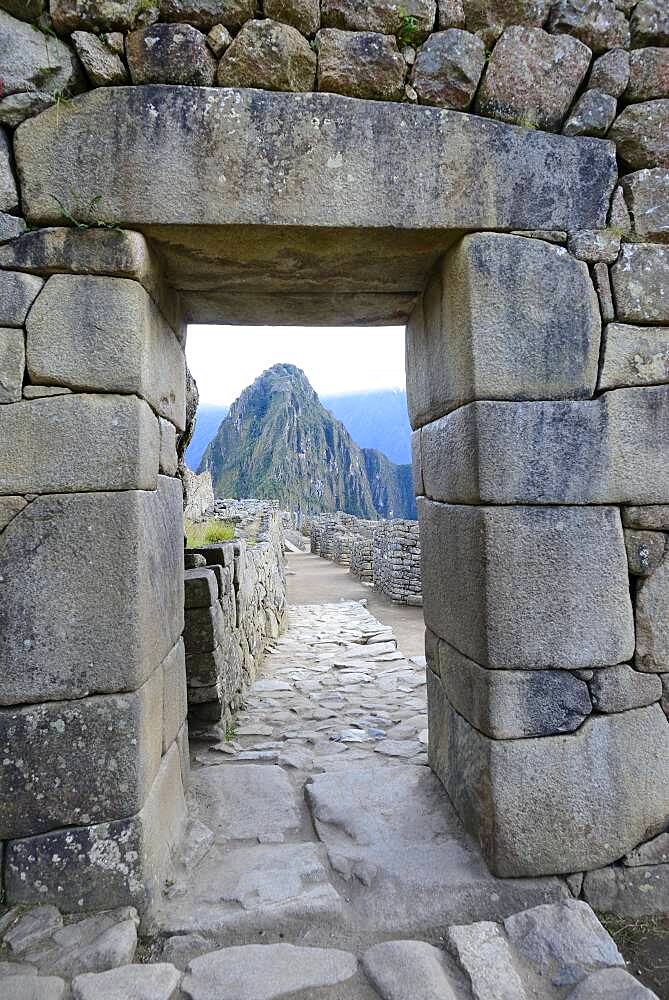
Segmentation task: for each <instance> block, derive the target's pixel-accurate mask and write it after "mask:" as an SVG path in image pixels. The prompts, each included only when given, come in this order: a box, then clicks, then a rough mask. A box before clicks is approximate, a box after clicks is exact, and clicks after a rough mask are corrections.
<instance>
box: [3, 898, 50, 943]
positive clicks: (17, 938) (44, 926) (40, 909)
mask: <svg viewBox="0 0 669 1000" xmlns="http://www.w3.org/2000/svg"><path fill="white" fill-rule="evenodd" d="M62 926H63V918H62V916H61V915H60V912H59V911H58V910H57V909H56V907H55V906H52V905H51V904H47V905H45V906H36V907H35V908H34V909H32V910H29V911H28V913H26V914H25V915H24V916H22V917H21V918H20V920H18V921H17V922H16V923H15V924H14V925H13V926H12V927H11V928H10V929H9V930H8V931H7V932H6V933H5V934H4V936H3V944H5V945H7V946H8V947H9V950H10V951H11V952H12V954H13V955H20V954H22V953H23V952H24V951H26V950H27V949H28V948H34V947H35V945H38V944H40V942H42V941H43V940H44V939H45V938H48V937H50V936H51V934H53V932H54V931H56V930H59V929H60V928H61V927H62Z"/></svg>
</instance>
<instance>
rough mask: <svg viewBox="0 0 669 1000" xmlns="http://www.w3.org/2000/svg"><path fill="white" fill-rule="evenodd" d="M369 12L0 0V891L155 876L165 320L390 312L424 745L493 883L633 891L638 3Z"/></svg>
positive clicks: (656, 494) (655, 623) (650, 409)
mask: <svg viewBox="0 0 669 1000" xmlns="http://www.w3.org/2000/svg"><path fill="white" fill-rule="evenodd" d="M404 6H405V7H406V11H405V12H404V9H402V10H400V9H399V7H398V6H397V5H395V4H392V3H389V2H388V3H386V2H379V3H375V4H370V5H366V4H360V3H358V2H356V0H321V3H320V4H318V3H315V2H309V0H303V2H302V0H264V8H263V10H264V15H265V16H256V14H257V11H256V6H255V3H251V2H250V0H249V2H246V0H238V2H237V0H236V2H233V3H218V2H215V0H214V2H211V3H207V4H204V3H202V2H200V0H161V2H160V3H158V2H156V3H155V4H145V3H135V2H134V0H121V2H119V3H114V4H108V3H103V2H99V0H51V4H50V7H49V10H48V11H47V10H46V9H45V4H44V0H29V2H28V3H25V4H24V3H23V2H22V0H2V8H3V10H2V11H0V77H1V78H2V95H1V96H0V124H1V125H2V127H3V131H1V132H0V136H1V138H0V211H1V212H2V214H0V240H1V241H2V243H1V245H0V359H1V360H0V364H1V366H2V377H1V379H0V400H1V401H2V406H0V584H1V588H2V589H1V592H0V661H1V668H2V669H1V676H2V685H1V696H0V702H1V703H2V706H3V707H2V709H0V741H1V744H2V748H3V763H2V769H1V772H0V773H1V777H0V782H1V785H0V789H1V795H2V800H3V810H2V815H1V819H0V841H2V842H3V843H4V849H3V867H2V873H3V874H2V879H3V889H4V893H5V898H6V900H7V901H9V902H10V903H16V902H34V901H41V902H48V901H53V902H55V903H57V904H58V906H59V907H61V909H63V910H65V911H79V910H82V909H88V908H96V907H102V906H106V907H108V906H110V905H113V904H114V903H129V902H133V903H136V904H137V906H138V907H139V908H140V909H141V910H145V909H146V908H147V907H149V906H150V904H151V901H152V899H153V898H154V896H155V894H156V892H157V891H158V889H159V887H160V885H161V884H162V881H163V879H164V877H165V875H166V873H168V872H169V869H170V859H171V854H172V850H173V847H174V844H175V842H176V841H177V840H178V838H179V836H180V829H181V826H182V823H183V817H184V786H185V784H186V783H187V779H188V773H187V766H186V764H187V753H186V751H187V730H186V724H185V723H184V722H183V721H182V720H181V718H180V716H182V713H183V705H182V706H181V707H180V708H179V710H178V711H173V707H172V705H171V702H170V698H171V694H172V692H173V690H174V687H175V685H176V678H177V675H178V677H179V678H180V682H179V683H182V681H183V676H184V662H183V646H182V639H181V636H182V633H183V628H184V589H183V571H184V567H183V545H182V491H181V484H180V482H179V480H178V479H177V478H176V472H177V468H178V461H177V451H176V444H177V439H178V438H179V436H180V435H182V434H183V432H184V430H185V425H186V419H185V381H186V370H185V363H184V354H183V347H184V341H185V325H186V322H187V321H198V322H225V323H236V324H239V323H242V324H243V323H268V324H281V323H296V322H299V323H303V324H310V325H314V324H318V323H332V324H342V323H357V324H366V323H368V324H389V323H405V322H407V323H408V327H407V329H408V333H407V385H408V397H409V408H410V415H411V421H412V426H413V428H414V435H413V449H414V481H415V486H416V492H417V494H418V497H419V508H420V513H419V517H420V526H421V549H422V553H421V558H422V580H423V596H424V605H425V618H426V623H427V627H428V667H429V669H428V681H429V708H430V727H429V728H430V737H429V740H430V762H431V766H432V768H433V769H434V770H435V772H436V773H437V774H438V775H439V777H440V778H441V780H442V782H443V785H444V787H445V789H446V791H447V792H448V795H449V796H450V798H451V800H452V802H453V803H454V805H455V807H456V809H457V811H458V813H459V815H460V817H461V818H462V820H463V822H464V824H465V826H466V828H467V829H468V830H469V831H470V832H471V833H472V835H473V836H474V837H475V838H476V839H477V840H478V841H479V843H480V844H481V847H482V849H483V851H484V853H485V856H486V858H487V860H488V863H489V865H490V867H491V868H492V870H493V871H494V872H495V873H497V874H500V875H505V876H506V875H521V876H533V875H539V874H547V873H553V874H554V873H562V874H569V875H570V876H571V875H573V876H574V879H575V880H576V882H577V883H578V886H579V887H580V885H581V883H582V884H583V886H584V887H585V888H584V891H587V893H588V898H589V899H590V900H591V901H594V905H599V906H600V907H601V908H603V909H608V910H613V911H615V910H616V908H618V907H620V906H621V905H622V904H621V900H624V899H626V898H628V897H629V896H630V895H634V896H636V897H638V898H641V899H643V900H644V905H645V907H646V909H647V911H649V912H650V911H654V910H657V909H661V908H663V907H664V906H665V904H666V899H667V892H668V891H669V890H668V885H669V867H668V866H667V864H666V863H658V862H663V861H664V858H665V855H664V854H663V853H662V850H661V848H660V846H658V843H659V842H658V840H657V839H654V838H658V837H659V838H662V837H665V838H666V830H667V822H668V817H669V782H668V781H667V764H666V762H667V758H668V754H669V724H668V722H667V717H666V710H667V701H668V699H669V687H668V677H669V633H668V631H667V622H668V620H669V615H668V614H667V609H668V605H669V555H668V554H667V552H668V550H667V545H666V538H667V532H669V462H668V461H667V454H668V450H669V449H668V447H667V445H668V443H669V442H668V435H669V386H668V385H667V383H668V382H669V366H668V362H667V359H668V357H669V338H668V334H667V325H668V324H669V292H668V290H667V289H668V285H669V247H668V246H667V245H666V244H667V233H668V232H669V214H668V198H667V193H668V191H669V145H668V142H669V140H668V136H669V127H668V125H669V93H668V91H667V78H668V77H667V60H668V58H669V56H668V53H669V19H668V18H669V12H668V9H667V5H666V2H665V0H639V2H637V3H634V2H633V0H615V2H613V0H555V2H553V0H538V2H534V3H525V2H523V0H514V2H510V3H507V2H501V0H499V2H498V0H494V2H491V3H487V4H482V3H480V2H478V0H439V2H438V4H437V3H435V0H407V3H406V4H405V5H404ZM35 27H37V29H38V30H37V31H36V30H35ZM40 32H41V33H40ZM214 84H216V86H214ZM216 565H219V566H220V565H221V563H217V564H216ZM222 565H223V568H227V569H230V566H229V565H227V566H226V564H225V561H223V564H222ZM219 598H220V591H219ZM210 599H211V602H212V603H210V604H209V605H208V607H209V609H210V611H211V608H214V607H215V605H214V603H213V595H212V594H211V593H210ZM209 652H210V653H211V652H212V650H211V649H210V650H209ZM663 709H664V710H663ZM111 774H113V775H114V780H110V775H111ZM583 873H585V874H584V875H583Z"/></svg>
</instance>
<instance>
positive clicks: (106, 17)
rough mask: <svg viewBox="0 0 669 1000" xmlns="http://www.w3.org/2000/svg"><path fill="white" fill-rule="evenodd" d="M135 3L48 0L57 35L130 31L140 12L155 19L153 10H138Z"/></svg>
mask: <svg viewBox="0 0 669 1000" xmlns="http://www.w3.org/2000/svg"><path fill="white" fill-rule="evenodd" d="M137 8H138V5H137V3H136V2H135V0H111V2H110V0H51V2H50V4H49V9H50V14H51V18H52V20H53V24H54V28H55V29H56V31H57V32H59V33H60V34H63V35H64V34H68V33H69V32H70V31H92V32H95V33H96V34H97V33H98V32H100V31H130V30H132V28H134V27H135V24H136V22H137V20H138V19H139V20H141V15H142V13H145V14H146V15H147V16H148V17H149V18H151V17H153V18H154V19H155V17H156V14H157V9H156V7H151V6H149V7H148V9H147V8H145V9H144V11H142V10H141V9H140V10H139V11H138V9H137Z"/></svg>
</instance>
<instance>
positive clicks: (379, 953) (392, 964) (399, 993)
mask: <svg viewBox="0 0 669 1000" xmlns="http://www.w3.org/2000/svg"><path fill="white" fill-rule="evenodd" d="M362 967H363V969H364V970H365V974H366V975H367V978H368V979H369V980H370V982H371V983H372V985H373V986H374V988H375V989H376V990H377V991H378V992H379V993H380V995H381V996H382V997H383V1000H433V998H435V997H439V998H440V1000H456V998H457V993H456V992H455V988H454V985H453V981H452V978H451V974H450V971H451V970H449V965H448V957H447V955H446V954H445V953H444V952H443V951H441V950H440V949H439V948H434V947H433V946H432V945H430V944H426V943H425V942H424V941H384V942H383V943H382V944H377V945H374V946H373V947H372V948H369V949H368V950H367V951H366V952H365V953H364V955H363V956H362Z"/></svg>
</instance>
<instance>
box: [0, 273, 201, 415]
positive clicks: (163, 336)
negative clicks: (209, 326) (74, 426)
mask: <svg viewBox="0 0 669 1000" xmlns="http://www.w3.org/2000/svg"><path fill="white" fill-rule="evenodd" d="M22 277H23V279H24V280H28V276H27V275H23V276H22ZM30 280H32V281H37V280H38V279H36V278H31V279H30ZM0 281H2V272H0ZM26 330H27V337H26V345H27V346H26V359H27V365H28V372H29V374H30V378H31V381H33V382H37V383H45V384H47V385H53V384H55V385H64V386H66V387H68V388H70V389H75V390H77V389H78V390H83V391H87V392H91V391H93V392H95V391H98V392H110V393H111V392H120V393H134V394H135V395H137V396H140V397H142V398H144V399H146V400H147V402H149V403H150V404H151V406H152V407H153V409H154V410H156V411H157V412H158V413H159V414H160V415H161V416H162V417H165V418H166V419H167V420H170V421H171V422H172V423H173V424H174V425H175V426H176V427H177V428H178V429H179V430H180V431H181V430H183V429H184V427H185V424H186V402H185V388H184V387H185V359H184V352H183V350H182V348H181V346H180V344H179V342H178V340H177V338H176V337H175V335H174V333H173V331H172V329H171V328H170V326H169V325H168V324H167V323H166V322H165V320H164V319H163V317H162V315H161V314H160V312H159V311H158V309H157V307H156V306H155V305H154V303H153V302H152V300H151V298H150V296H149V295H148V293H147V292H146V291H145V290H144V288H143V287H142V285H140V284H139V283H138V282H136V281H129V280H127V279H125V278H100V277H92V276H88V275H85V276H84V275H67V274H65V275H58V274H57V275H54V276H53V277H51V278H49V280H48V281H47V283H46V286H45V288H44V290H43V292H42V294H41V295H40V297H39V299H38V301H37V302H36V303H35V306H34V308H33V309H32V310H31V313H30V316H29V318H28V321H27V323H26Z"/></svg>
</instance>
